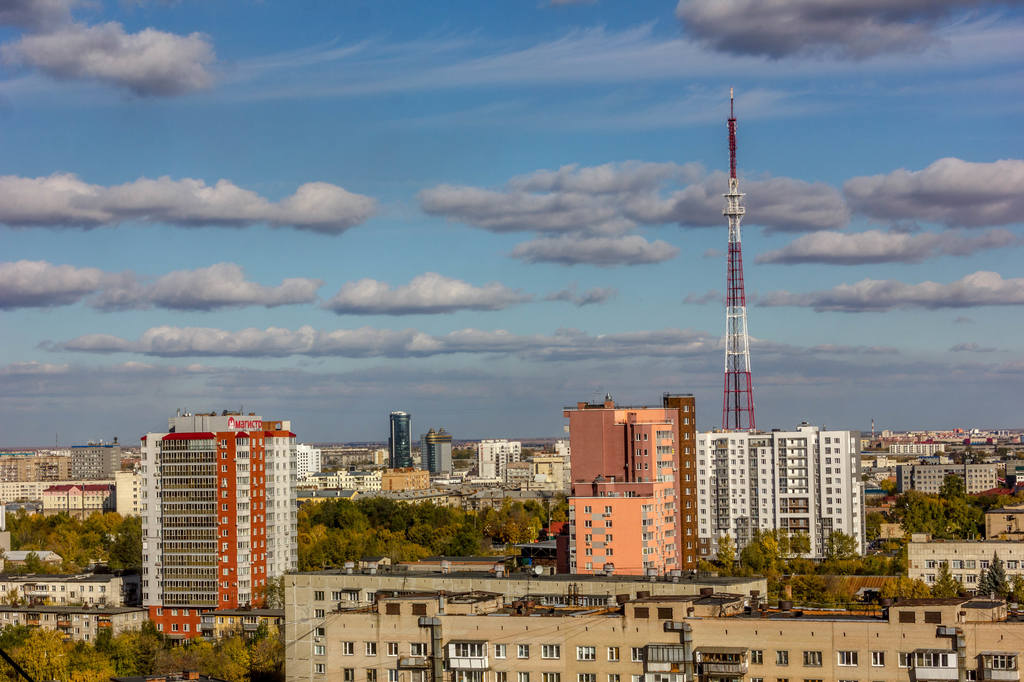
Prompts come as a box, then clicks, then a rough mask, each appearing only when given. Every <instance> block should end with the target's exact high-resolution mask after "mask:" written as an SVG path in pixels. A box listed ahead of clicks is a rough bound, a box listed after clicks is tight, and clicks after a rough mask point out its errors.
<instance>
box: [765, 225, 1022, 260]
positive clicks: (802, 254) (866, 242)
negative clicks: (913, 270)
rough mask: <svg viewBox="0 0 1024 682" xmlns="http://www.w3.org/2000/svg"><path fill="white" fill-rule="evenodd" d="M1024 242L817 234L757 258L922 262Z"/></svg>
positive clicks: (955, 235) (1002, 234)
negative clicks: (936, 257)
mask: <svg viewBox="0 0 1024 682" xmlns="http://www.w3.org/2000/svg"><path fill="white" fill-rule="evenodd" d="M1020 242H1021V239H1020V238H1019V237H1017V236H1016V235H1014V234H1012V233H1011V232H1008V231H1007V230H987V231H985V232H984V233H982V234H980V235H969V234H967V233H965V232H963V231H961V230H949V231H946V232H919V233H916V234H907V233H900V232H883V231H881V230H868V231H866V232H856V233H851V234H846V233H842V232H815V233H813V234H806V235H803V236H801V237H798V238H796V239H794V240H793V241H792V242H790V243H789V244H787V245H786V246H784V247H782V248H781V249H776V250H774V251H768V252H767V253H763V254H761V255H759V256H758V257H757V262H758V263H830V264H833V265H859V264H862V263H920V262H921V261H924V260H927V259H929V258H934V257H935V256H938V255H948V256H969V255H971V254H973V253H976V252H978V251H983V250H987V249H999V248H1005V247H1008V246H1014V245H1017V244H1019V243H1020Z"/></svg>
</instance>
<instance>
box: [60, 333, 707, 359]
mask: <svg viewBox="0 0 1024 682" xmlns="http://www.w3.org/2000/svg"><path fill="white" fill-rule="evenodd" d="M718 344H719V339H718V337H712V336H709V335H707V334H705V333H703V332H697V331H692V330H679V329H665V330H660V331H638V332H628V333H621V334H604V335H596V336H595V335H591V334H588V333H586V332H582V331H578V330H571V329H570V330H559V331H557V332H556V333H555V334H552V335H548V336H544V335H520V334H513V333H510V332H508V331H505V330H495V331H483V330H478V329H461V330H457V331H453V332H449V333H447V334H441V335H436V336H434V335H430V334H426V333H424V332H420V331H417V330H415V329H404V330H388V329H375V328H372V327H362V328H359V329H337V330H331V331H323V330H317V329H314V328H313V327H310V326H303V327H300V328H298V329H295V330H291V329H284V328H281V327H268V328H266V329H256V328H249V329H242V330H239V331H228V330H223V329H215V328H209V327H172V326H160V327H152V328H150V329H148V330H146V331H145V332H144V333H143V334H142V335H141V336H140V337H139V338H138V339H137V340H134V341H132V340H128V339H124V338H120V337H117V336H114V335H110V334H87V335H85V336H80V337H78V338H75V339H72V340H70V341H67V342H63V343H52V342H46V343H43V344H41V346H42V347H43V348H47V349H50V350H63V351H78V352H86V353H139V354H142V355H149V356H158V357H202V356H207V357H215V356H216V357H286V356H291V355H305V356H312V357H346V358H370V357H387V358H406V357H432V356H442V355H452V354H476V355H481V354H482V355H489V354H497V355H516V356H522V357H528V358H533V359H538V360H581V359H592V358H621V357H626V356H647V357H673V356H680V355H689V354H699V353H705V352H708V351H710V350H712V349H715V348H717V347H718Z"/></svg>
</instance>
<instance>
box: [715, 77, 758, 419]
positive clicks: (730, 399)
mask: <svg viewBox="0 0 1024 682" xmlns="http://www.w3.org/2000/svg"><path fill="white" fill-rule="evenodd" d="M732 105H733V102H732V89H731V88H730V90H729V192H728V193H727V194H724V195H723V196H724V197H725V200H726V204H725V210H724V211H722V214H723V215H724V216H726V217H727V218H728V219H729V257H728V258H729V260H728V265H727V267H726V284H725V390H724V391H723V395H722V428H723V429H736V430H753V429H754V428H755V426H754V386H753V384H752V382H751V379H750V339H749V338H748V337H747V295H746V293H745V291H744V289H743V249H742V248H741V246H740V220H742V219H743V214H744V213H746V209H744V208H743V205H742V203H741V200H742V199H743V196H744V195H743V193H741V192H740V182H739V180H738V179H737V178H736V116H735V115H734V114H733V106H732Z"/></svg>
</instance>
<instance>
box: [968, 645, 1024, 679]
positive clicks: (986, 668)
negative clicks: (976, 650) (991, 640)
mask: <svg viewBox="0 0 1024 682" xmlns="http://www.w3.org/2000/svg"><path fill="white" fill-rule="evenodd" d="M1017 656H1018V654H1017V653H1016V652H1009V651H982V652H981V654H979V658H981V666H980V667H979V670H978V673H979V675H978V679H979V680H984V681H985V682H988V680H1005V681H1009V682H1017V680H1020V668H1019V666H1018V662H1017Z"/></svg>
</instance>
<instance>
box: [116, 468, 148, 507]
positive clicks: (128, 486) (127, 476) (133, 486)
mask: <svg viewBox="0 0 1024 682" xmlns="http://www.w3.org/2000/svg"><path fill="white" fill-rule="evenodd" d="M114 488H115V493H114V494H115V495H116V496H117V502H116V504H115V508H116V511H117V513H118V514H120V515H121V516H140V515H141V514H142V474H137V473H135V472H133V471H118V472H117V473H115V474H114Z"/></svg>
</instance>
